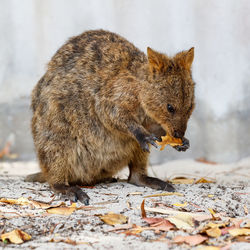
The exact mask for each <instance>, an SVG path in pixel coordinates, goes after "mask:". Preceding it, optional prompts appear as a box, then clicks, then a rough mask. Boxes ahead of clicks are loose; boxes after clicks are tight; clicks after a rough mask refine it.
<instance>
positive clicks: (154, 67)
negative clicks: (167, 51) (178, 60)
mask: <svg viewBox="0 0 250 250" xmlns="http://www.w3.org/2000/svg"><path fill="white" fill-rule="evenodd" d="M147 54H148V62H149V68H150V70H151V72H161V71H162V70H163V68H164V64H165V62H164V59H163V56H162V54H160V53H158V52H156V51H154V50H152V49H151V48H149V47H147Z"/></svg>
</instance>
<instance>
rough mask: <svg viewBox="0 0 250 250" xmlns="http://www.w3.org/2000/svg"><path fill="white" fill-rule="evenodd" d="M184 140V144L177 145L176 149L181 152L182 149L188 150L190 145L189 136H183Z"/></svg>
mask: <svg viewBox="0 0 250 250" xmlns="http://www.w3.org/2000/svg"><path fill="white" fill-rule="evenodd" d="M182 142H183V143H182V145H180V146H175V147H174V149H176V150H177V151H179V152H180V151H186V150H187V149H188V148H189V146H190V144H189V140H188V139H187V138H185V137H183V139H182Z"/></svg>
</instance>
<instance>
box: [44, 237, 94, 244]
mask: <svg viewBox="0 0 250 250" xmlns="http://www.w3.org/2000/svg"><path fill="white" fill-rule="evenodd" d="M49 242H55V243H58V242H63V243H67V244H70V245H73V246H76V245H80V244H89V242H84V241H80V242H76V241H74V240H71V239H69V238H67V239H53V238H52V239H50V240H49Z"/></svg>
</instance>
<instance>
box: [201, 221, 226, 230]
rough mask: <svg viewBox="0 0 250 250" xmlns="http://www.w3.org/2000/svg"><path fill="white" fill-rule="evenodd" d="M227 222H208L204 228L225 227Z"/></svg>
mask: <svg viewBox="0 0 250 250" xmlns="http://www.w3.org/2000/svg"><path fill="white" fill-rule="evenodd" d="M228 224H229V222H225V223H213V222H209V223H207V224H206V226H205V228H206V229H208V228H216V227H226V226H227V225H228Z"/></svg>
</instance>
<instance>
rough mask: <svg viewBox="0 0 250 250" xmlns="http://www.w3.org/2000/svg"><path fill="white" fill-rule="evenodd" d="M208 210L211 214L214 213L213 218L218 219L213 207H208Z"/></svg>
mask: <svg viewBox="0 0 250 250" xmlns="http://www.w3.org/2000/svg"><path fill="white" fill-rule="evenodd" d="M208 211H209V212H210V214H211V215H212V217H213V220H216V217H215V212H214V210H213V209H212V208H208Z"/></svg>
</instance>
